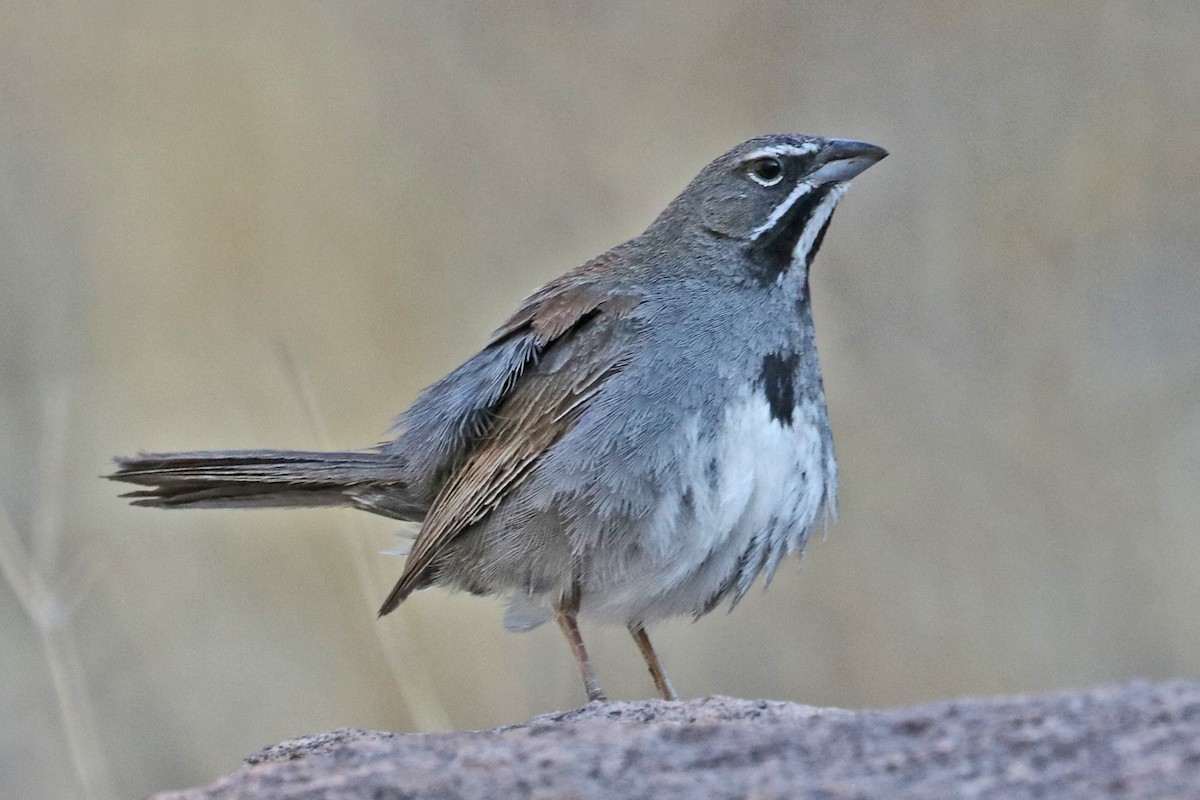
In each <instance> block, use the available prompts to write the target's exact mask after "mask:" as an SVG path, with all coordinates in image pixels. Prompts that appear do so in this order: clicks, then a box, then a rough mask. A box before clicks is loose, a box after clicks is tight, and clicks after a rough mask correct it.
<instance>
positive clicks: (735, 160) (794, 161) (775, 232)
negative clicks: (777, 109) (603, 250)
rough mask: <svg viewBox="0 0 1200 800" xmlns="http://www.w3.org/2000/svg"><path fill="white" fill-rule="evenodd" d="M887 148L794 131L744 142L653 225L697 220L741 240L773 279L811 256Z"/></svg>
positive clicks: (762, 275)
mask: <svg viewBox="0 0 1200 800" xmlns="http://www.w3.org/2000/svg"><path fill="white" fill-rule="evenodd" d="M886 155H887V151H886V150H884V149H883V148H882V147H876V146H875V145H873V144H867V143H866V142H855V141H849V140H845V139H825V138H821V137H818V136H805V135H803V134H794V133H777V134H769V135H766V136H759V137H756V138H754V139H750V140H749V141H747V142H743V143H742V144H739V145H738V146H737V147H735V148H733V149H732V150H730V151H729V152H728V153H725V154H724V155H722V156H720V157H719V158H717V159H716V160H715V161H713V162H712V163H711V164H709V165H708V166H706V167H705V168H704V169H703V170H701V171H700V174H699V175H697V176H696V177H695V178H694V179H693V180H692V182H691V183H690V184H688V186H687V188H686V189H684V190H683V192H682V193H681V194H680V195H679V196H678V197H677V198H675V199H674V200H673V201H672V202H671V204H670V205H669V206H668V207H667V209H666V210H665V211H664V212H663V214H662V215H661V216H660V217H659V219H658V220H657V221H656V222H655V226H659V225H671V226H672V227H674V226H677V225H679V224H681V223H682V224H684V225H688V226H692V225H694V226H697V227H698V228H699V229H700V230H702V231H703V232H705V233H707V234H709V235H711V236H715V237H717V238H719V239H724V240H730V241H731V242H732V243H733V244H735V245H736V246H740V247H743V248H744V249H745V252H746V255H747V256H748V257H749V258H750V261H751V263H752V264H753V276H754V277H755V278H756V279H757V280H759V281H761V282H763V283H772V282H774V281H775V280H776V279H778V278H779V277H780V276H781V275H782V274H783V273H785V272H786V271H787V270H788V269H789V267H790V266H791V265H792V264H796V263H800V264H804V265H805V266H807V265H809V264H810V263H811V261H812V257H813V255H815V254H816V251H817V248H818V247H820V245H821V239H822V238H823V236H824V234H825V229H826V228H827V227H828V225H829V220H830V218H831V217H832V215H833V210H834V208H835V207H836V206H837V203H838V201H839V200H840V199H841V197H842V194H843V193H845V191H846V188H847V187H848V186H849V185H850V181H851V180H852V179H853V178H854V177H855V176H857V175H858V174H859V173H860V172H862V171H863V170H865V169H866V168H867V167H869V166H871V165H872V164H874V163H875V162H877V161H879V160H880V159H882V158H883V157H884V156H886Z"/></svg>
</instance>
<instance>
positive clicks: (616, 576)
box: [581, 390, 837, 623]
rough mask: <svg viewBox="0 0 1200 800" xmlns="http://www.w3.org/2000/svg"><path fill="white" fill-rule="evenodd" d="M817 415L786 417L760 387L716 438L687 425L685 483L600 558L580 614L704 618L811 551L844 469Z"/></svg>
mask: <svg viewBox="0 0 1200 800" xmlns="http://www.w3.org/2000/svg"><path fill="white" fill-rule="evenodd" d="M817 413H818V411H817V407H816V406H815V405H812V404H809V405H807V406H805V405H804V404H801V405H800V406H799V407H797V408H796V409H795V412H794V414H793V415H792V423H791V424H789V425H785V424H783V423H782V422H780V421H779V420H777V419H774V418H772V416H771V409H770V406H769V405H768V403H767V399H766V397H765V396H764V395H763V394H762V392H760V391H758V390H754V391H751V392H748V393H747V396H746V397H745V399H743V400H741V401H739V402H736V403H734V404H731V405H730V407H729V409H728V410H727V411H726V413H725V417H724V422H723V425H722V429H721V430H720V431H719V432H718V433H717V435H716V436H701V435H700V433H701V432H700V431H699V429H698V423H697V424H696V425H694V426H693V429H691V430H688V431H685V432H684V437H683V438H684V446H683V447H682V448H681V449H682V451H683V452H684V453H686V454H687V455H685V456H684V457H682V458H681V459H680V462H679V463H678V465H677V467H678V468H679V469H680V470H681V477H682V480H681V481H680V483H679V486H681V487H682V491H667V492H665V493H664V497H663V498H662V500H661V501H660V502H659V504H658V507H657V509H656V510H655V512H654V513H653V515H652V516H651V517H650V518H649V519H646V520H645V521H644V525H645V527H644V529H643V530H641V531H639V535H638V536H636V537H635V539H636V544H634V545H631V546H630V547H628V548H626V550H625V552H624V553H623V554H620V555H617V554H614V555H615V557H614V558H611V559H610V558H609V557H607V556H598V557H597V558H596V559H595V560H594V561H593V570H592V573H593V580H591V581H589V583H588V585H586V586H585V588H584V592H583V606H582V609H581V612H582V613H583V614H584V615H586V616H588V617H591V618H595V619H599V620H602V621H609V622H619V623H627V622H630V621H635V620H636V621H641V622H651V621H654V620H658V619H663V618H666V617H671V616H677V615H681V614H690V615H693V616H699V615H701V614H704V613H707V612H708V611H709V610H711V609H712V607H713V606H714V605H716V604H717V603H718V602H719V601H720V600H722V599H724V598H726V597H728V598H730V599H731V600H732V602H734V603H736V602H737V600H738V599H740V598H741V596H742V595H743V594H745V592H746V590H747V589H749V588H750V585H751V583H753V581H754V579H755V577H756V576H757V575H758V574H759V573H760V572H763V571H765V572H766V575H767V580H768V581H769V580H770V577H771V575H772V574H773V573H774V571H775V569H776V567H777V566H778V565H779V562H780V561H781V560H782V559H783V557H784V556H785V555H787V554H788V553H792V552H799V551H801V550H802V549H803V547H804V543H805V541H806V540H807V538H808V535H809V533H810V532H811V531H812V529H813V527H814V524H815V523H816V521H817V519H818V518H819V516H820V512H821V509H822V507H823V506H824V507H825V508H826V509H827V510H829V511H830V512H832V511H833V510H834V495H835V492H836V485H837V467H836V464H835V462H834V456H833V451H832V447H830V446H829V444H828V440H827V438H826V437H825V436H824V435H823V432H822V429H821V428H819V427H818V426H817V425H816V424H815V422H814V420H815V418H816V415H817ZM596 567H599V568H598V569H597V568H596Z"/></svg>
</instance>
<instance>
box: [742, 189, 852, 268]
mask: <svg viewBox="0 0 1200 800" xmlns="http://www.w3.org/2000/svg"><path fill="white" fill-rule="evenodd" d="M831 191H833V185H832V184H830V185H827V186H818V187H817V188H816V189H813V190H812V191H811V192H809V193H808V194H806V195H804V196H802V197H800V198H799V199H798V200H796V202H795V203H793V204H792V207H791V208H789V209H788V210H787V212H786V213H785V214H784V215H783V216H781V217H780V218H779V220H778V221H776V223H775V224H774V225H773V226H772V227H770V228H768V229H767V230H765V231H763V232H762V233H761V234H760V235H759V237H758V239H757V240H755V242H754V244H753V245H751V247H750V265H751V266H750V274H751V276H752V277H753V278H754V280H755V281H757V282H758V283H760V284H762V285H764V286H766V285H769V284H772V283H774V282H775V281H777V280H778V279H779V276H780V275H782V274H783V273H785V272H787V271H788V268H789V267H791V266H792V251H793V250H795V249H796V243H797V242H799V241H800V237H801V236H803V235H804V229H805V228H807V227H808V226H809V224H810V223H811V220H812V217H813V214H814V212H816V210H817V206H819V205H821V202H822V201H824V200H825V198H827V197H828V196H829V193H830V192H831ZM829 218H830V219H832V218H833V215H832V214H830V217H829ZM828 226H829V221H828V220H826V221H825V223H824V225H822V227H821V232H820V233H819V234H817V236H816V237H814V239H813V245H812V247H811V248H810V249H809V251H808V253H806V254H804V258H805V261H806V263H807V264H812V259H813V256H815V255H816V253H817V249H818V248H819V247H820V246H821V242H822V240H823V239H824V238H825V229H826V228H827V227H828Z"/></svg>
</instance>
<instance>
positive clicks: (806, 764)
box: [158, 681, 1200, 800]
mask: <svg viewBox="0 0 1200 800" xmlns="http://www.w3.org/2000/svg"><path fill="white" fill-rule="evenodd" d="M158 797H159V798H163V799H164V800H166V799H168V798H169V800H200V799H201V798H235V797H236V798H268V797H269V798H284V799H286V800H292V799H295V800H299V799H300V798H304V800H310V799H311V800H316V798H322V799H323V800H332V799H333V798H379V799H380V800H383V799H387V800H392V799H394V800H401V798H404V799H405V800H418V799H420V800H425V798H447V799H448V798H523V797H529V798H555V799H556V800H561V799H562V798H580V799H581V800H582V799H583V798H655V800H673V799H674V798H701V797H702V798H762V799H764V800H765V799H766V798H822V799H825V798H829V799H832V798H839V799H846V798H889V800H893V799H896V800H899V799H900V798H922V800H925V799H927V798H943V797H953V798H995V799H996V800H1000V798H1003V800H1021V798H1080V800H1084V799H1085V798H1086V800H1097V798H1122V799H1123V800H1124V799H1126V798H1128V799H1130V800H1132V799H1133V798H1200V683H1197V682H1182V681H1180V682H1173V683H1163V684H1150V683H1144V682H1135V683H1130V684H1125V685H1120V686H1109V687H1101V688H1098V689H1092V690H1088V691H1078V692H1064V693H1061V694H1053V695H1042V696H1031V697H1016V698H999V699H972V700H958V701H951V702H940V703H934V704H931V705H925V706H918V707H914V708H905V709H899V710H893V711H862V712H854V711H843V710H840V709H829V708H812V707H810V706H802V705H796V704H794V703H782V702H771V701H761V700H757V701H756V700H734V699H730V698H726V697H710V698H706V699H702V700H693V701H689V702H678V703H667V702H662V701H644V702H638V703H593V704H590V705H587V706H584V707H583V708H580V709H577V710H575V711H568V712H565V713H559V714H549V715H546V716H541V717H536V718H534V719H532V720H530V721H529V722H526V723H523V724H520V725H513V726H511V727H506V728H497V729H496V730H491V731H479V732H469V733H444V734H396V733H379V732H375V731H364V730H338V731H332V732H330V733H323V734H318V735H316V736H310V737H306V738H303V739H295V740H292V741H287V742H282V743H280V744H277V745H275V746H273V747H268V748H266V749H265V750H261V751H259V752H257V753H255V754H254V755H252V756H250V757H249V758H248V759H247V761H246V765H245V766H243V767H241V768H240V769H238V770H237V771H235V772H233V773H231V774H230V775H227V776H226V777H224V778H221V779H220V780H218V781H217V782H216V783H214V784H212V785H211V786H209V787H208V788H205V789H193V790H189V791H184V792H176V793H169V794H163V795H159V796H158Z"/></svg>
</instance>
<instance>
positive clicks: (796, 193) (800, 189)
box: [750, 181, 813, 242]
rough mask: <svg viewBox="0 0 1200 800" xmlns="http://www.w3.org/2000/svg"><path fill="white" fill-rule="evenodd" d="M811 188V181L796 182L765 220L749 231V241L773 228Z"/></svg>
mask: <svg viewBox="0 0 1200 800" xmlns="http://www.w3.org/2000/svg"><path fill="white" fill-rule="evenodd" d="M812 190H813V187H812V184H811V183H805V182H804V181H801V182H800V183H797V184H796V188H795V189H792V193H791V194H789V195H788V196H787V197H785V198H783V202H782V203H780V204H779V205H777V206H775V208H774V209H773V210H772V211H771V214H770V216H768V217H767V221H766V222H764V223H763V224H762V225H759V226H758V227H757V228H755V229H754V230H752V231H750V241H752V242H753V241H756V240H757V239H758V237H760V236H762V235H763V234H764V233H766V232H767V231H769V230H771V228H774V227H775V223H776V222H779V220H780V219H782V218H783V215H784V214H786V213H787V212H788V210H789V209H791V207H792V206H794V205H795V204H796V201H797V200H799V199H800V198H801V197H804V195H806V194H808V193H809V192H811V191H812Z"/></svg>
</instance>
